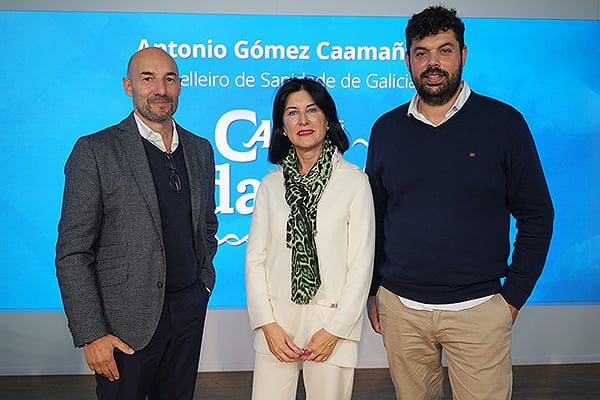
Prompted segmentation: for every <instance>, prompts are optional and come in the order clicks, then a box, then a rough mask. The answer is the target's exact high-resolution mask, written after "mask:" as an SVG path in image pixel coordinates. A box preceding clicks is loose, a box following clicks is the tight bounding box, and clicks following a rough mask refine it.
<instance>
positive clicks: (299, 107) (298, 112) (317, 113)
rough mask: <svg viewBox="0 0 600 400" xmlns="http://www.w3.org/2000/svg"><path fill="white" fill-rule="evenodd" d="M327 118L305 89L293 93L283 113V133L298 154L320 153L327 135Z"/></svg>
mask: <svg viewBox="0 0 600 400" xmlns="http://www.w3.org/2000/svg"><path fill="white" fill-rule="evenodd" d="M327 128H328V127H327V118H326V117H325V114H324V113H323V111H321V109H320V108H319V106H317V105H316V104H315V102H314V100H313V98H312V96H311V95H310V94H309V93H308V92H307V91H306V90H304V89H302V90H300V91H298V92H294V93H291V94H290V95H289V96H288V98H287V101H286V103H285V110H284V112H283V131H284V133H285V134H286V135H287V137H288V138H289V139H290V142H292V144H293V145H294V146H295V147H296V152H298V153H302V152H318V153H319V154H320V152H321V151H322V149H323V143H324V142H325V134H326V133H327Z"/></svg>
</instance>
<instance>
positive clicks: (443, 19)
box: [405, 6, 465, 55]
mask: <svg viewBox="0 0 600 400" xmlns="http://www.w3.org/2000/svg"><path fill="white" fill-rule="evenodd" d="M449 30H452V31H453V32H454V36H455V37H456V40H457V41H458V45H459V47H460V52H461V54H462V49H463V47H464V46H465V24H463V22H462V21H461V20H460V18H458V17H457V16H456V10H455V9H454V8H451V9H447V8H445V7H442V6H431V7H428V8H426V9H424V10H423V11H421V12H420V13H418V14H414V15H413V16H412V18H411V19H410V20H409V21H408V25H406V31H405V34H406V46H407V47H406V51H407V52H408V54H409V55H410V47H411V46H412V43H413V41H415V40H421V39H423V38H424V37H427V36H431V35H436V34H438V33H440V32H447V31H449Z"/></svg>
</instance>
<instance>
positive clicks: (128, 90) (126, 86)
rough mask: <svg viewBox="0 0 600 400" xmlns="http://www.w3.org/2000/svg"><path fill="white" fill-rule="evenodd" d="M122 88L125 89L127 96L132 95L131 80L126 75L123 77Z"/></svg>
mask: <svg viewBox="0 0 600 400" xmlns="http://www.w3.org/2000/svg"><path fill="white" fill-rule="evenodd" d="M123 89H125V93H127V96H129V97H133V91H132V90H131V81H130V80H129V78H127V77H126V76H125V77H123Z"/></svg>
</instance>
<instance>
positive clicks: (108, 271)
mask: <svg viewBox="0 0 600 400" xmlns="http://www.w3.org/2000/svg"><path fill="white" fill-rule="evenodd" d="M128 277H129V264H121V265H116V266H114V267H111V268H99V269H98V285H99V286H100V287H108V286H116V285H121V284H123V283H126V282H127V279H128Z"/></svg>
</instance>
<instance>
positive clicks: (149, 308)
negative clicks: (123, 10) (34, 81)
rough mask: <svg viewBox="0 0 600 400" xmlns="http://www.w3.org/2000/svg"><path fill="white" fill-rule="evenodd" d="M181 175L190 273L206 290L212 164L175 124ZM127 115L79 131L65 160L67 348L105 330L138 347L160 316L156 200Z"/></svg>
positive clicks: (210, 273)
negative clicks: (187, 196)
mask: <svg viewBox="0 0 600 400" xmlns="http://www.w3.org/2000/svg"><path fill="white" fill-rule="evenodd" d="M177 132H178V134H179V142H180V146H182V148H183V154H184V157H185V163H186V167H187V171H188V176H189V183H190V188H191V202H192V220H193V221H192V223H193V227H194V239H195V242H196V256H197V259H198V277H199V279H200V280H201V282H202V283H203V284H204V285H205V286H206V287H207V288H208V289H209V290H211V291H212V288H213V287H214V283H215V269H214V267H213V263H212V261H213V257H214V255H215V252H216V249H217V242H216V238H215V233H216V231H217V218H216V215H215V199H214V187H215V179H214V176H215V166H214V156H213V151H212V147H211V145H210V143H209V142H208V141H207V140H206V139H203V138H200V137H198V136H196V135H194V134H192V133H191V132H188V131H186V130H185V129H183V128H182V127H180V126H179V125H177ZM142 140H143V139H142V137H141V136H140V134H139V132H138V129H137V125H136V123H135V120H134V117H133V113H132V114H130V115H129V117H127V118H126V119H125V120H123V121H122V122H121V123H119V124H118V125H115V126H112V127H109V128H107V129H104V130H102V131H100V132H97V133H94V134H92V135H88V136H84V137H82V138H80V139H79V140H78V141H77V143H76V144H75V146H74V148H73V151H72V153H71V155H70V156H69V159H68V160H67V163H66V166H65V190H64V197H63V207H62V215H61V219H60V222H59V225H58V243H57V245H56V272H57V278H58V283H59V287H60V291H61V295H62V300H63V304H64V308H65V312H66V315H67V319H68V321H69V329H70V330H71V333H72V335H73V341H74V344H75V346H82V345H83V344H85V343H88V342H91V341H92V340H94V339H97V338H99V337H101V336H104V335H106V334H109V333H110V334H113V335H115V336H117V337H119V338H120V339H121V340H123V341H124V342H125V343H127V344H128V345H129V346H131V347H132V348H133V349H135V350H139V349H141V348H143V347H144V346H146V344H148V342H149V341H150V338H151V337H152V335H153V334H154V331H155V330H156V326H157V324H158V320H159V317H160V314H161V310H162V306H163V300H164V294H165V287H166V285H165V284H164V283H165V279H166V258H165V253H164V251H163V248H164V246H163V238H162V227H161V219H160V214H159V207H158V199H157V196H156V191H155V188H154V182H153V180H152V174H151V172H150V166H149V164H148V159H147V156H146V152H145V150H144V145H143V143H142Z"/></svg>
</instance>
